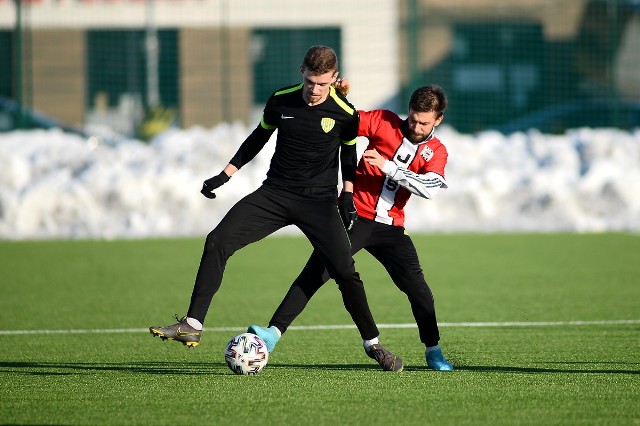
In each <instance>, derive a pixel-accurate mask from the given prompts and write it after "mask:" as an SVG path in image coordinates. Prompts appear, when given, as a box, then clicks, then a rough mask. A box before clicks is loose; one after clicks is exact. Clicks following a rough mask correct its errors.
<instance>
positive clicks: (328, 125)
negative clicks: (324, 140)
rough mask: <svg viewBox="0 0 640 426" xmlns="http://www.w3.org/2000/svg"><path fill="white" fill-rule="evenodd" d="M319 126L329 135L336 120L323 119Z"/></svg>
mask: <svg viewBox="0 0 640 426" xmlns="http://www.w3.org/2000/svg"><path fill="white" fill-rule="evenodd" d="M320 125H321V126H322V130H324V132H325V133H329V132H330V131H331V129H333V126H335V125H336V120H334V119H333V118H328V117H325V118H323V119H322V120H321V121H320Z"/></svg>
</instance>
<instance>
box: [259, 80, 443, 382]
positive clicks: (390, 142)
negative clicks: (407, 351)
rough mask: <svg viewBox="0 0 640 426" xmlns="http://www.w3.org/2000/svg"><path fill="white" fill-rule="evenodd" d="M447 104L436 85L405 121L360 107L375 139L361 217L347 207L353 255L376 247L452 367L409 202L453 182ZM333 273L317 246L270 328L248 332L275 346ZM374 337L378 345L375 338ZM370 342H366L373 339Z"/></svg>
mask: <svg viewBox="0 0 640 426" xmlns="http://www.w3.org/2000/svg"><path fill="white" fill-rule="evenodd" d="M342 84H344V85H346V88H343V90H344V91H348V82H346V81H345V82H343V83H342ZM446 107H447V98H446V95H445V93H444V91H443V90H442V88H440V87H439V86H435V85H430V86H425V87H421V88H419V89H417V90H416V91H415V92H413V94H412V96H411V99H410V101H409V115H408V117H407V119H405V120H403V119H401V118H400V117H399V116H398V115H397V114H395V113H393V112H391V111H387V110H374V111H360V123H359V130H358V135H359V136H364V137H366V138H367V139H368V140H369V144H368V146H367V148H366V150H365V151H364V154H363V156H362V158H361V160H360V162H359V164H358V167H357V171H356V180H355V183H354V191H353V199H354V202H355V207H356V209H357V220H355V222H353V221H352V220H351V219H352V218H349V214H350V212H347V211H343V212H341V213H342V216H343V220H344V221H345V224H346V225H347V226H348V225H349V224H352V231H351V233H350V239H351V248H352V253H353V254H355V253H357V252H358V251H360V250H361V249H365V250H367V251H368V252H369V253H371V254H372V255H373V256H374V257H375V258H376V259H377V260H378V261H379V262H380V263H381V264H382V265H383V266H384V267H385V269H386V270H387V272H388V273H389V275H390V277H391V279H392V280H393V282H394V283H395V285H396V286H397V287H398V288H399V289H400V290H401V291H402V292H404V293H405V294H406V295H407V297H408V299H409V303H410V305H411V310H412V311H413V315H414V318H415V320H416V323H417V325H418V331H419V335H420V340H421V341H422V343H424V345H425V347H426V349H425V358H426V362H427V365H428V366H429V367H430V368H432V369H434V370H438V371H449V370H453V366H452V365H451V364H450V363H449V362H448V361H447V360H446V359H445V357H444V355H443V354H442V350H441V348H440V346H439V340H440V335H439V331H438V323H437V320H436V312H435V306H434V300H433V295H432V292H431V289H430V288H429V285H428V284H427V282H426V280H425V277H424V274H423V272H422V267H421V266H420V261H419V259H418V253H417V251H416V248H415V246H414V244H413V242H412V241H411V238H410V237H409V235H408V234H407V233H406V231H405V228H404V217H405V216H404V207H405V205H406V203H407V201H408V200H409V197H410V196H411V195H412V194H414V195H417V196H419V197H422V198H425V199H431V198H433V197H434V196H435V195H436V193H437V192H438V191H439V190H440V189H441V188H447V182H446V180H445V177H444V169H445V165H446V164H447V155H448V154H447V149H446V147H445V146H444V145H443V144H442V143H441V142H440V140H439V139H438V138H437V137H436V136H435V129H436V127H437V126H438V125H439V124H440V123H441V122H442V120H443V118H444V112H445V109H446ZM342 196H343V197H344V196H348V195H347V194H344V193H343V194H342ZM329 278H331V274H330V273H329V272H327V269H326V268H325V267H324V265H323V263H322V258H321V257H320V256H318V253H317V252H315V251H314V253H313V254H312V255H311V258H310V259H309V260H308V262H307V264H306V266H305V267H304V269H303V270H302V272H301V273H300V275H299V276H298V278H296V280H295V281H294V282H293V284H292V285H291V287H290V289H289V291H288V293H287V295H286V296H285V298H284V299H283V301H282V303H281V304H280V306H279V307H278V309H277V310H276V311H275V313H274V315H273V317H272V319H271V321H270V322H269V326H268V327H260V326H257V325H252V326H250V327H249V331H250V332H253V333H255V334H257V335H259V336H260V337H262V338H263V339H264V340H265V341H266V342H267V345H268V346H269V347H270V348H271V349H273V348H274V347H275V344H276V343H277V341H278V340H279V338H280V336H281V335H282V333H284V332H285V331H286V330H287V328H288V326H289V325H290V324H291V322H292V321H293V320H294V319H295V318H296V317H297V316H298V315H299V314H300V313H301V312H302V311H303V310H304V308H305V306H306V305H307V303H308V301H309V299H311V297H312V296H313V295H314V294H315V292H316V291H317V290H318V289H319V288H320V287H321V286H322V285H323V284H324V283H325V282H326V281H328V280H329ZM347 309H349V308H348V307H347ZM352 317H353V315H352ZM356 325H358V323H357V322H356ZM373 342H374V343H376V341H375V339H374V341H373ZM363 343H364V345H365V346H366V345H367V344H371V341H366V340H365V341H363Z"/></svg>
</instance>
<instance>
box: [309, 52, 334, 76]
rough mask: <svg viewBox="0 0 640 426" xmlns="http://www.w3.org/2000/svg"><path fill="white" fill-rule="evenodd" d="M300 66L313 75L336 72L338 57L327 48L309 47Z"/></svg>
mask: <svg viewBox="0 0 640 426" xmlns="http://www.w3.org/2000/svg"><path fill="white" fill-rule="evenodd" d="M302 66H303V67H305V68H306V69H307V70H309V72H310V73H311V74H313V75H321V74H326V73H328V72H331V71H337V70H338V57H337V56H336V52H334V50H333V49H332V48H330V47H328V46H321V45H317V46H311V47H310V48H309V50H307V53H306V54H305V55H304V60H303V61H302Z"/></svg>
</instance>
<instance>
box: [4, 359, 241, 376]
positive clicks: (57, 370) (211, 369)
mask: <svg viewBox="0 0 640 426" xmlns="http://www.w3.org/2000/svg"><path fill="white" fill-rule="evenodd" d="M96 371H120V372H126V373H137V374H183V375H191V374H193V375H198V374H209V375H211V374H214V375H215V374H218V375H222V374H229V370H228V369H227V366H226V364H225V363H224V362H207V363H203V362H200V363H189V364H177V363H175V362H132V363H103V362H99V363H98V362H96V363H93V362H89V363H87V362H26V361H25V362H0V375H2V374H15V373H19V374H28V375H42V376H49V375H51V376H57V375H72V374H87V373H94V372H96Z"/></svg>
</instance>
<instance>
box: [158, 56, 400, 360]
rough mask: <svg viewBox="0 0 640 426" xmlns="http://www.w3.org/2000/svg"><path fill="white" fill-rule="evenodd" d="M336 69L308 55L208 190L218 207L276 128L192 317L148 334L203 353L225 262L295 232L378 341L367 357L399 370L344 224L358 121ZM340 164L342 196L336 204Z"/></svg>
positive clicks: (221, 231) (217, 233)
mask: <svg viewBox="0 0 640 426" xmlns="http://www.w3.org/2000/svg"><path fill="white" fill-rule="evenodd" d="M337 69H338V61H337V57H336V55H335V52H334V51H333V49H331V48H329V47H326V46H313V47H311V48H310V49H309V50H308V51H307V53H306V54H305V57H304V60H303V63H302V65H301V66H300V72H301V73H302V77H303V82H302V83H301V84H298V85H295V86H290V87H285V88H283V89H280V90H278V91H276V92H275V93H274V94H273V95H271V97H270V98H269V100H268V101H267V105H266V107H265V109H264V113H263V116H262V120H261V121H260V124H259V125H258V126H257V128H256V129H255V130H254V131H253V132H252V133H251V135H249V137H248V138H247V139H246V140H245V141H244V142H243V143H242V145H241V146H240V148H239V149H238V152H237V153H236V154H235V155H234V156H233V158H232V159H231V161H230V162H229V164H228V165H227V166H226V167H225V168H224V170H223V171H222V172H221V173H220V174H218V175H217V176H214V177H212V178H210V179H208V180H206V181H205V182H204V184H203V187H202V191H201V192H202V193H203V195H205V196H207V197H208V198H215V194H214V193H213V192H212V191H213V190H214V189H216V188H218V187H220V186H222V185H223V184H225V183H226V182H227V181H228V180H229V179H230V177H231V176H232V175H233V174H234V173H235V172H237V171H238V170H239V169H240V168H241V167H242V166H244V165H245V164H247V163H248V162H249V161H251V160H252V159H253V158H254V157H255V156H256V154H257V153H258V152H259V151H260V150H261V149H262V148H263V147H264V145H265V144H266V143H267V142H268V140H269V138H270V137H271V135H272V134H273V132H274V131H275V129H276V128H277V129H278V134H277V140H276V148H275V153H274V155H273V157H272V159H271V165H270V167H269V171H268V172H267V179H266V180H265V181H264V182H263V184H262V186H261V187H260V188H258V189H257V190H256V191H255V192H253V193H251V194H249V195H247V196H246V197H244V198H243V199H242V200H240V201H239V202H238V203H237V204H236V205H235V206H233V207H232V208H231V210H229V212H228V213H227V214H226V216H225V217H224V218H223V219H222V220H221V221H220V223H219V224H218V226H217V227H216V228H215V229H214V230H213V231H211V232H210V233H209V235H208V236H207V239H206V242H205V245H204V250H203V253H202V259H201V260H200V267H199V268H198V273H197V275H196V280H195V285H194V288H193V293H192V295H191V303H190V305H189V309H188V311H187V315H186V316H184V317H183V318H181V319H178V323H176V324H173V325H169V326H166V327H150V328H149V330H150V332H151V334H152V335H154V336H160V337H161V338H162V339H163V340H164V339H170V340H176V341H179V342H182V343H183V344H185V345H188V346H197V345H198V344H199V343H200V335H201V331H202V323H203V322H204V319H205V317H206V315H207V311H208V309H209V305H210V304H211V301H212V299H213V296H214V295H215V293H216V292H217V291H218V289H219V288H220V285H221V283H222V275H223V273H224V269H225V266H226V263H227V260H228V259H229V257H231V256H232V255H233V253H235V251H236V250H238V249H240V248H242V247H244V246H246V245H248V244H251V243H253V242H256V241H259V240H261V239H262V238H264V237H266V236H268V235H270V234H272V233H274V232H275V231H277V230H278V229H280V228H282V227H285V226H287V225H295V226H297V227H298V228H299V229H300V230H301V231H302V232H303V233H304V234H305V236H306V237H307V238H308V239H309V241H310V242H311V244H312V245H313V247H314V249H315V251H316V252H317V253H318V254H319V255H320V257H321V258H322V261H323V263H324V264H325V266H326V268H327V270H328V272H329V274H330V275H331V277H332V278H333V279H334V280H335V281H336V283H337V284H338V286H339V288H340V291H341V292H342V299H343V302H344V305H345V307H346V308H347V310H348V311H349V313H350V314H351V317H352V319H353V321H354V322H355V324H356V325H358V328H359V331H360V334H361V336H362V339H363V341H365V342H373V344H370V345H366V344H365V351H366V353H367V355H368V356H369V357H371V358H373V359H375V360H376V361H377V362H378V363H379V364H380V366H381V367H382V368H383V369H384V370H389V371H401V370H402V367H403V365H402V360H401V359H400V358H398V357H397V356H395V355H394V354H392V353H391V352H389V351H388V350H386V349H385V348H384V347H382V346H381V345H380V344H379V343H378V341H377V338H378V334H379V333H378V329H377V327H376V324H375V322H374V320H373V317H372V315H371V312H370V310H369V306H368V304H367V299H366V294H365V291H364V286H363V284H362V281H361V280H360V276H359V274H358V272H356V270H355V265H354V261H353V257H352V256H351V246H350V243H349V237H348V235H347V232H346V231H345V225H344V224H343V221H345V223H346V224H349V220H351V221H353V220H354V219H355V214H356V213H355V206H354V205H353V193H352V191H353V179H354V178H355V169H356V162H357V154H356V137H357V134H358V114H357V111H356V110H355V108H354V107H353V106H352V105H351V104H350V103H349V102H348V101H347V100H346V98H345V97H343V96H342V95H340V94H339V93H337V92H336V90H335V88H334V87H333V86H332V84H333V83H335V82H336V79H337V76H338V72H337ZM339 160H340V162H339ZM340 163H341V171H342V177H343V180H344V191H343V194H342V197H341V198H340V200H339V201H338V202H337V201H336V200H337V199H338V197H337V195H338V194H337V183H338V167H339V164H340ZM337 204H338V205H337ZM350 223H351V224H352V223H353V222H350ZM249 331H251V330H249Z"/></svg>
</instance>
